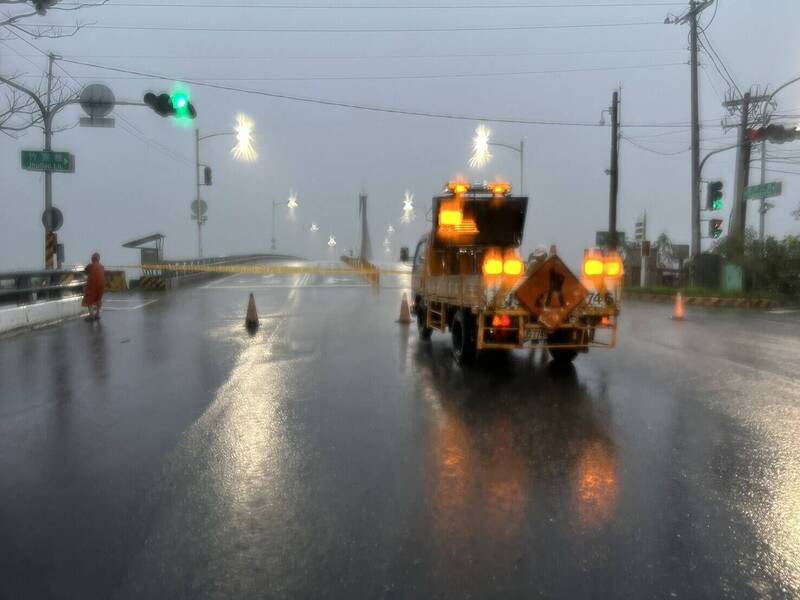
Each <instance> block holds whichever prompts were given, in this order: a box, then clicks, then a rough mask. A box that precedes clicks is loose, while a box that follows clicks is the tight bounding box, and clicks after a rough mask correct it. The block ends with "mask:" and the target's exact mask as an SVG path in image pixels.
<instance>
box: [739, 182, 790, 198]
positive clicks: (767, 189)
mask: <svg viewBox="0 0 800 600" xmlns="http://www.w3.org/2000/svg"><path fill="white" fill-rule="evenodd" d="M782 193H783V183H782V182H780V181H770V182H769V183H760V184H758V185H748V186H747V187H746V188H744V197H745V200H752V199H753V198H773V197H774V196H780V195H781V194H782Z"/></svg>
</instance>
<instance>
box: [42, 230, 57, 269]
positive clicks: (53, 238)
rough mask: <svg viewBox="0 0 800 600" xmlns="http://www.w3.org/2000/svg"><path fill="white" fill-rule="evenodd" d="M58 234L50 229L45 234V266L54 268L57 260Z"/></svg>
mask: <svg viewBox="0 0 800 600" xmlns="http://www.w3.org/2000/svg"><path fill="white" fill-rule="evenodd" d="M57 245H58V236H57V235H56V232H55V231H48V232H47V233H45V236H44V268H45V269H52V268H53V263H54V262H55V260H54V259H55V256H56V246H57Z"/></svg>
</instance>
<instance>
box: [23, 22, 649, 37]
mask: <svg viewBox="0 0 800 600" xmlns="http://www.w3.org/2000/svg"><path fill="white" fill-rule="evenodd" d="M650 25H663V23H662V22H661V21H634V22H623V23H577V24H562V25H555V24H554V25H497V26H491V25H490V26H479V25H475V26H465V27H444V26H442V27H377V28H376V27H194V26H185V27H180V26H175V25H98V24H96V23H87V24H85V25H81V28H82V29H98V30H108V31H168V32H188V33H456V32H476V31H481V32H491V31H538V30H544V29H592V28H602V29H608V28H614V27H640V26H650ZM48 26H49V27H56V28H58V27H64V28H66V27H73V28H74V27H75V25H74V24H72V25H70V24H66V25H64V24H49V25H48ZM15 27H16V28H17V29H19V30H21V31H24V32H25V33H28V34H30V35H33V34H34V33H35V32H32V31H28V30H27V29H25V28H24V27H23V26H21V25H16V26H15Z"/></svg>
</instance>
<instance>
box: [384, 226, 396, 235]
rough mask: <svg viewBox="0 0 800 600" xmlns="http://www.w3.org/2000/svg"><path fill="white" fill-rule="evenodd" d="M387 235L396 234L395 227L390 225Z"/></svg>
mask: <svg viewBox="0 0 800 600" xmlns="http://www.w3.org/2000/svg"><path fill="white" fill-rule="evenodd" d="M386 233H388V234H389V235H392V234H393V233H394V226H392V225H389V227H387V228H386Z"/></svg>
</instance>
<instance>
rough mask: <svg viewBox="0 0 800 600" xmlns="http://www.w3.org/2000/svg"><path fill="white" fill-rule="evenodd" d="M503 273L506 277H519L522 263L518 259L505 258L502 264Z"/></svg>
mask: <svg viewBox="0 0 800 600" xmlns="http://www.w3.org/2000/svg"><path fill="white" fill-rule="evenodd" d="M503 273H505V274H506V275H519V274H521V273H522V261H521V260H520V259H518V258H507V259H506V260H505V262H504V263H503Z"/></svg>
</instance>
